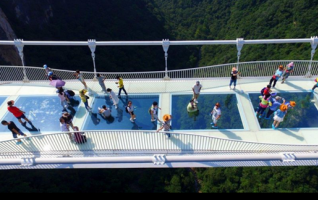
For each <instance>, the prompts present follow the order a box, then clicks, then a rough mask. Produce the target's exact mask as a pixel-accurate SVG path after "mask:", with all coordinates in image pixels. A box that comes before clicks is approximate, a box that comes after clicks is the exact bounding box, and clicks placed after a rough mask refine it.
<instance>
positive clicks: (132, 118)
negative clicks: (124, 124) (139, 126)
mask: <svg viewBox="0 0 318 200" xmlns="http://www.w3.org/2000/svg"><path fill="white" fill-rule="evenodd" d="M126 109H127V110H126V111H127V112H128V113H129V114H130V121H131V122H133V123H134V122H135V121H134V120H135V119H136V115H135V113H134V106H133V104H132V102H131V101H128V105H127V106H126Z"/></svg>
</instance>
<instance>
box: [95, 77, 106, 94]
mask: <svg viewBox="0 0 318 200" xmlns="http://www.w3.org/2000/svg"><path fill="white" fill-rule="evenodd" d="M97 80H98V83H99V85H100V87H101V88H102V92H106V86H105V83H104V81H105V80H106V78H105V77H103V76H101V75H100V74H97Z"/></svg>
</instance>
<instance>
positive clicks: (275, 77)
mask: <svg viewBox="0 0 318 200" xmlns="http://www.w3.org/2000/svg"><path fill="white" fill-rule="evenodd" d="M283 72H284V67H283V65H279V67H278V69H277V70H276V72H275V74H274V75H273V77H272V78H271V80H270V81H269V85H270V86H272V83H273V82H274V84H273V88H275V85H276V82H277V81H278V79H279V78H280V77H282V75H283Z"/></svg>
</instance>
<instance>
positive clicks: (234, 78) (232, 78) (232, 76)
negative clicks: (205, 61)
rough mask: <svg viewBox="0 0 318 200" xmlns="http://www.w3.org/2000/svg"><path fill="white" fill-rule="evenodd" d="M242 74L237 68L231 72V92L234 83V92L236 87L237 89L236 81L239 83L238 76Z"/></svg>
mask: <svg viewBox="0 0 318 200" xmlns="http://www.w3.org/2000/svg"><path fill="white" fill-rule="evenodd" d="M238 74H240V72H239V71H237V69H236V67H233V68H232V71H231V80H230V85H229V87H230V90H231V89H232V87H231V86H232V83H234V88H233V90H235V87H236V81H237V75H238Z"/></svg>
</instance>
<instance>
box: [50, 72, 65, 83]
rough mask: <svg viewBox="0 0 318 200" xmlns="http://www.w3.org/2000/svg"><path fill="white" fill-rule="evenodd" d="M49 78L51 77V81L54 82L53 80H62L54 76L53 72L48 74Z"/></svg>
mask: <svg viewBox="0 0 318 200" xmlns="http://www.w3.org/2000/svg"><path fill="white" fill-rule="evenodd" d="M47 75H48V77H49V80H50V81H53V80H62V79H61V78H59V77H58V76H56V75H55V74H53V72H51V71H50V72H48V74H47Z"/></svg>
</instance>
